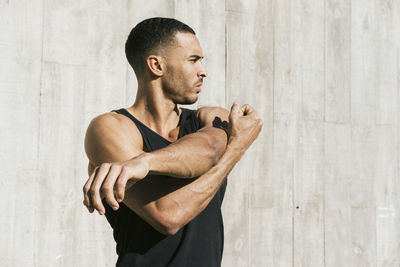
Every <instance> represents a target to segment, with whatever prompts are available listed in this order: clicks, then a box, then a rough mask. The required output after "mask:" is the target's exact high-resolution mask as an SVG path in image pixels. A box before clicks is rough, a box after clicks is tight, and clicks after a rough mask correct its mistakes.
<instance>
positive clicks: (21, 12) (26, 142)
mask: <svg viewBox="0 0 400 267" xmlns="http://www.w3.org/2000/svg"><path fill="white" fill-rule="evenodd" d="M41 14H42V1H40V0H37V1H1V2H0V94H1V97H0V121H1V131H0V135H1V138H0V162H1V178H0V200H1V203H2V205H1V207H0V236H1V242H0V251H1V253H0V265H1V266H10V267H11V266H30V265H32V263H33V259H34V255H35V253H36V250H37V248H36V244H35V238H34V237H35V217H36V209H35V199H36V192H35V190H34V189H35V182H36V179H37V176H38V171H37V167H38V158H37V155H38V147H39V146H38V137H39V125H38V121H39V91H40V71H41V70H40V61H41V56H42V54H41V51H42V15H41ZM22 251H23V252H22Z"/></svg>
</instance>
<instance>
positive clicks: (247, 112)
mask: <svg viewBox="0 0 400 267" xmlns="http://www.w3.org/2000/svg"><path fill="white" fill-rule="evenodd" d="M262 125H263V123H262V121H261V119H260V118H259V117H258V115H257V113H256V111H255V110H254V109H253V108H252V107H251V106H250V105H248V104H245V105H243V106H242V107H241V108H239V105H238V104H237V103H236V102H235V103H233V105H232V108H231V112H230V114H229V128H228V135H229V140H228V145H229V146H231V147H232V146H233V147H238V148H240V149H241V150H243V151H245V150H246V149H247V148H248V147H249V146H250V145H251V144H252V143H253V141H254V140H255V139H256V138H257V136H258V134H259V133H260V131H261V128H262Z"/></svg>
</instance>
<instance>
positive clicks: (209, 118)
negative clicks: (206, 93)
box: [196, 106, 229, 126]
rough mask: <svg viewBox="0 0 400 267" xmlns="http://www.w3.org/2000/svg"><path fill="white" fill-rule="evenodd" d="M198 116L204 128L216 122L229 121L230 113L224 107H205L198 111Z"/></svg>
mask: <svg viewBox="0 0 400 267" xmlns="http://www.w3.org/2000/svg"><path fill="white" fill-rule="evenodd" d="M196 116H197V118H198V119H199V121H200V125H201V126H204V125H206V124H210V123H212V122H214V121H215V120H218V121H228V118H229V111H228V110H227V109H225V108H222V107H216V106H214V107H212V106H204V107H200V108H199V109H197V111H196Z"/></svg>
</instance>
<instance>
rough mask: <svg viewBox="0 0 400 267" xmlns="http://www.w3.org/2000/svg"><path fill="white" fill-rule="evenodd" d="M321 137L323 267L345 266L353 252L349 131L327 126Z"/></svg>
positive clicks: (348, 129)
mask: <svg viewBox="0 0 400 267" xmlns="http://www.w3.org/2000/svg"><path fill="white" fill-rule="evenodd" d="M324 135H325V151H324V159H325V160H324V176H323V178H324V181H325V190H324V202H325V212H324V221H325V235H324V239H325V240H324V243H325V266H327V267H336V266H346V265H348V263H349V262H350V260H351V257H350V254H351V251H352V246H351V228H350V225H351V216H350V211H351V209H350V206H349V201H350V189H349V188H350V179H351V168H352V157H351V156H352V155H351V127H350V125H343V124H337V123H327V124H325V133H324Z"/></svg>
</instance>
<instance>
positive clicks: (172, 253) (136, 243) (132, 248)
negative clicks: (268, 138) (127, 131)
mask: <svg viewBox="0 0 400 267" xmlns="http://www.w3.org/2000/svg"><path fill="white" fill-rule="evenodd" d="M115 112H117V113H119V114H123V115H125V116H127V117H128V118H130V119H131V120H132V121H133V122H134V123H135V124H136V126H137V128H138V129H139V131H140V133H141V135H142V137H143V145H144V146H145V147H146V149H147V152H151V151H154V150H157V149H160V148H163V147H166V146H168V145H169V144H171V142H170V141H168V140H167V139H165V138H163V137H162V136H160V135H159V134H157V133H156V132H154V131H153V130H151V129H150V128H148V127H147V126H146V125H144V124H143V123H141V122H140V121H139V120H137V119H136V118H135V117H133V116H132V115H131V114H130V113H129V112H127V111H126V110H125V109H119V110H115ZM179 126H180V129H179V135H178V138H181V137H182V136H184V135H186V134H190V133H193V132H196V131H197V130H198V129H199V121H198V119H197V117H196V112H195V111H194V110H189V109H184V108H182V113H181V116H180V118H179ZM159 177H160V179H177V178H171V177H165V176H159ZM225 188H226V180H225V182H224V183H223V185H222V186H221V187H220V189H219V190H218V192H217V193H216V194H215V196H214V198H213V199H212V200H211V201H210V203H209V204H208V206H207V207H206V208H205V209H204V210H203V211H202V212H201V213H200V214H199V215H197V216H196V217H195V218H194V219H193V220H192V221H191V222H189V223H188V224H187V225H185V226H184V227H183V228H181V229H180V230H179V231H178V232H177V233H176V234H174V235H170V236H166V235H163V234H161V233H160V232H158V231H156V230H155V229H154V228H153V227H152V226H150V225H149V224H148V223H147V222H146V221H144V220H143V219H142V218H141V217H139V216H138V215H137V214H136V213H135V212H134V211H132V210H130V209H129V208H128V207H127V206H126V205H124V204H123V203H120V208H119V209H118V210H117V211H114V210H113V209H112V208H111V207H110V206H109V205H107V203H106V202H105V200H103V204H104V206H105V209H106V213H105V216H106V217H107V220H108V222H109V223H110V225H111V227H112V228H113V231H114V239H115V241H116V243H117V254H118V261H117V266H123V267H125V266H129V267H131V266H141V267H142V266H143V267H158V266H160V267H164V266H178V267H184V266H195V267H201V266H205V267H213V266H220V265H221V259H222V251H223V242H224V229H223V221H222V214H221V205H222V200H223V198H224V194H225Z"/></svg>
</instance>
